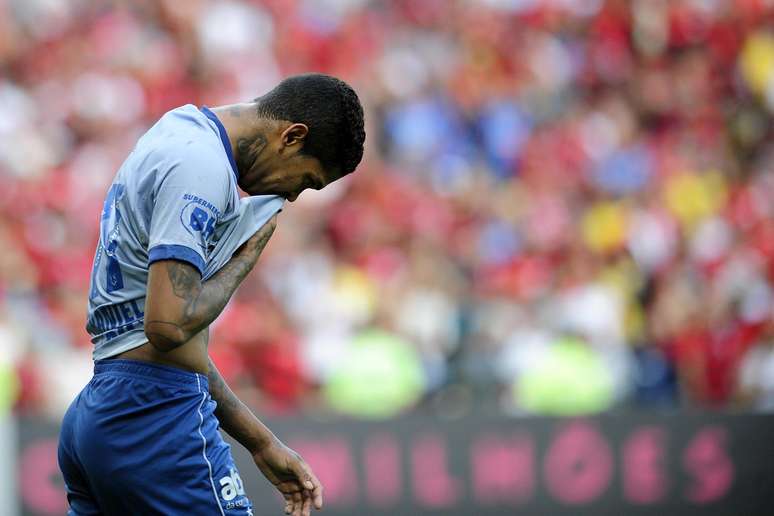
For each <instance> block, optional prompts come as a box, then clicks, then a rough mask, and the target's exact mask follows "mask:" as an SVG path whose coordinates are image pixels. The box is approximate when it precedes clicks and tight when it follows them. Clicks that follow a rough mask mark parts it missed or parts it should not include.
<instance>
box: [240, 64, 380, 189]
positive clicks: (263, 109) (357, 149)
mask: <svg viewBox="0 0 774 516" xmlns="http://www.w3.org/2000/svg"><path fill="white" fill-rule="evenodd" d="M255 101H256V102H257V103H258V114H259V115H260V116H262V117H265V118H272V119H275V120H287V121H288V122H293V123H302V124H305V125H306V126H307V127H308V128H309V133H308V134H307V135H306V140H305V142H304V147H303V150H302V152H303V153H304V154H307V155H309V156H313V157H315V158H317V159H318V160H319V161H320V164H321V165H322V166H323V168H324V169H325V170H326V172H327V173H328V174H332V175H334V176H335V177H334V179H338V178H339V177H342V176H345V175H347V174H349V173H351V172H352V171H353V170H355V168H356V167H357V165H358V164H359V163H360V160H361V159H362V158H363V144H364V143H365V127H364V124H363V106H362V105H361V104H360V99H359V98H358V96H357V94H356V93H355V90H353V89H352V87H351V86H349V85H348V84H347V83H345V82H344V81H342V80H341V79H337V78H336V77H331V76H330V75H325V74H321V73H308V74H303V75H295V76H293V77H288V78H287V79H285V80H283V81H282V82H281V83H279V84H278V85H277V86H276V87H275V88H274V89H273V90H271V91H270V92H268V93H267V94H265V95H263V96H262V97H258V98H257V99H255Z"/></svg>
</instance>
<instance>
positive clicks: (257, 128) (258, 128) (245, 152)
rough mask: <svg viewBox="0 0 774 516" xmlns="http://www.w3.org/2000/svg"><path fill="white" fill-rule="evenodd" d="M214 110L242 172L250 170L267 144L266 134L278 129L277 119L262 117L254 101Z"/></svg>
mask: <svg viewBox="0 0 774 516" xmlns="http://www.w3.org/2000/svg"><path fill="white" fill-rule="evenodd" d="M212 110H213V111H214V112H215V114H216V115H217V117H218V119H219V120H220V122H221V123H222V124H223V127H224V128H225V129H226V134H227V135H228V139H229V143H230V144H231V151H232V153H233V155H234V161H236V163H237V167H238V168H239V172H240V174H241V173H243V172H244V171H247V170H249V169H250V168H252V166H253V164H254V163H255V161H256V159H258V156H259V155H260V154H261V152H262V150H263V148H264V147H265V146H266V142H267V139H266V136H267V135H268V134H269V133H270V131H271V130H272V129H276V127H274V126H275V125H276V121H274V120H268V119H266V118H262V117H260V116H259V115H258V111H257V108H256V105H255V104H254V103H243V104H231V105H227V106H219V107H216V108H213V109H212Z"/></svg>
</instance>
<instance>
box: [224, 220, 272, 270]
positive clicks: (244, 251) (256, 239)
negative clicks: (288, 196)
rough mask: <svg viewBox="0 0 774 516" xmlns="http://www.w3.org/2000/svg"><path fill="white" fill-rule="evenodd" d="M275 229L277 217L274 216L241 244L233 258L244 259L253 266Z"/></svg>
mask: <svg viewBox="0 0 774 516" xmlns="http://www.w3.org/2000/svg"><path fill="white" fill-rule="evenodd" d="M276 227H277V215H274V216H273V217H272V218H270V219H269V220H268V221H267V222H266V224H264V225H263V226H261V229H259V230H258V231H256V232H255V234H254V235H253V236H251V237H250V238H249V239H248V240H247V242H245V243H244V244H242V245H241V246H240V247H239V249H237V250H236V252H235V253H234V257H245V258H247V259H249V260H250V261H252V263H253V264H255V262H256V261H258V257H259V256H260V255H261V251H263V248H264V247H266V244H267V243H268V242H269V238H271V235H272V233H274V228H276Z"/></svg>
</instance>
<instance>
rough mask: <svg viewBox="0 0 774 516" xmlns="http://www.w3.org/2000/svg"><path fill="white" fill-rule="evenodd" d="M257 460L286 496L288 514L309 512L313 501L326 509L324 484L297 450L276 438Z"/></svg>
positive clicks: (313, 503) (266, 475) (254, 455)
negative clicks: (323, 493) (323, 495)
mask: <svg viewBox="0 0 774 516" xmlns="http://www.w3.org/2000/svg"><path fill="white" fill-rule="evenodd" d="M253 460H254V461H255V464H256V465H257V466H258V469H260V470H261V473H263V474H264V476H265V477H266V478H267V479H269V482H271V483H272V484H274V487H276V488H277V489H278V490H279V492H280V493H282V496H283V497H285V514H290V515H292V516H309V514H310V512H311V510H312V505H314V507H315V508H316V509H322V505H323V499H322V492H323V487H322V485H321V484H320V481H319V480H317V477H316V476H315V475H314V473H312V469H311V468H310V467H309V465H308V464H307V463H306V462H304V459H302V458H301V456H299V455H298V454H297V453H296V452H294V451H293V450H291V449H290V448H288V447H287V446H285V445H284V444H282V443H281V442H280V441H279V440H277V439H275V440H274V441H273V442H272V443H271V444H269V445H268V446H266V447H264V448H263V449H261V451H259V452H258V453H254V454H253Z"/></svg>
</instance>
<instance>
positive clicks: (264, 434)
mask: <svg viewBox="0 0 774 516" xmlns="http://www.w3.org/2000/svg"><path fill="white" fill-rule="evenodd" d="M207 378H208V381H209V385H210V396H212V399H214V400H215V401H216V402H217V404H218V407H217V408H216V409H215V416H216V417H217V418H218V421H220V426H221V427H222V428H223V430H225V431H226V433H227V434H229V435H230V436H231V437H233V438H234V439H236V440H237V442H239V444H241V445H242V446H244V447H245V448H247V450H248V451H250V452H251V453H257V452H258V451H260V450H262V449H263V448H265V447H266V446H267V445H268V444H270V443H271V442H272V441H274V440H275V439H276V437H275V436H274V434H273V433H272V432H271V430H269V429H268V428H267V427H266V425H264V424H263V423H261V421H260V420H259V419H258V418H257V417H256V416H255V414H253V412H252V411H251V410H250V409H249V408H247V405H245V404H244V403H242V401H241V400H240V399H239V398H237V396H236V395H235V394H234V392H233V391H232V390H231V389H230V388H229V386H228V385H227V384H226V382H225V380H224V379H223V377H222V376H221V375H220V372H219V371H218V368H217V367H215V364H214V363H213V362H212V359H210V361H209V372H208V375H207Z"/></svg>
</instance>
